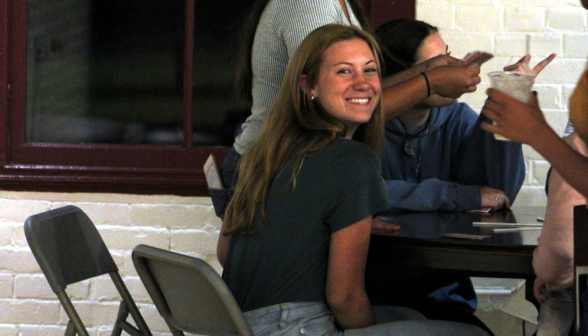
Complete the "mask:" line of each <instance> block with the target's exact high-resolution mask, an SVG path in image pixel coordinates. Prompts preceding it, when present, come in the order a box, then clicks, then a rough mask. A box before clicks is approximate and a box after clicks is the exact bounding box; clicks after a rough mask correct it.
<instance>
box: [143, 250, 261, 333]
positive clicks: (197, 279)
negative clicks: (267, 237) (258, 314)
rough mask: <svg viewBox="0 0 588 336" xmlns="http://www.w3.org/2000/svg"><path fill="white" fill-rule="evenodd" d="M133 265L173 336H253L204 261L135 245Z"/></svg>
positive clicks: (228, 294) (237, 309) (235, 304)
mask: <svg viewBox="0 0 588 336" xmlns="http://www.w3.org/2000/svg"><path fill="white" fill-rule="evenodd" d="M133 263H134V264H135V268H136V270H137V273H138V274H139V276H140V277H141V280H142V281H143V284H144V285H145V287H146V288H147V291H148V292H149V295H151V298H152V299H153V302H154V303H155V306H156V307H157V309H158V311H159V313H160V314H161V316H163V318H164V319H165V321H166V322H167V324H168V326H169V327H170V330H171V331H172V333H173V334H174V335H184V334H183V332H184V331H185V332H190V333H195V334H206V335H216V334H223V335H253V333H252V332H251V328H250V327H249V325H248V324H247V321H246V320H245V318H244V317H243V313H242V312H241V309H240V308H239V306H238V305H237V303H236V301H235V299H234V298H233V295H232V294H231V292H230V291H229V288H228V287H227V285H226V284H225V282H224V281H223V280H222V278H221V277H220V276H219V275H218V273H216V271H215V270H214V269H213V268H212V267H211V266H210V265H208V264H207V263H206V262H205V261H203V260H201V259H198V258H194V257H190V256H187V255H184V254H179V253H175V252H171V251H167V250H162V249H158V248H155V247H151V246H146V245H138V246H137V247H135V249H133Z"/></svg>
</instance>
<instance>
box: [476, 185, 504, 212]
mask: <svg viewBox="0 0 588 336" xmlns="http://www.w3.org/2000/svg"><path fill="white" fill-rule="evenodd" d="M480 206H481V207H482V208H485V207H490V208H492V211H496V210H500V209H502V207H506V208H510V201H509V199H508V196H506V193H505V192H504V191H502V190H498V189H494V188H490V187H487V186H484V187H480Z"/></svg>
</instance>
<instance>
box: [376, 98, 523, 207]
mask: <svg viewBox="0 0 588 336" xmlns="http://www.w3.org/2000/svg"><path fill="white" fill-rule="evenodd" d="M487 120H488V119H487V118H486V117H485V116H484V115H483V114H480V116H478V115H477V114H476V112H474V111H473V110H472V109H471V108H470V107H469V106H468V105H467V104H465V103H458V102H457V101H455V102H453V103H452V104H450V105H447V106H444V107H440V108H438V107H433V108H431V109H430V115H429V120H428V121H427V122H426V123H425V125H423V126H422V127H420V128H418V129H412V130H411V129H408V130H406V129H405V127H404V126H403V125H402V124H401V123H400V121H398V120H397V119H392V120H390V121H388V122H387V123H386V142H385V145H384V153H383V158H382V176H383V178H384V180H385V181H386V185H387V187H388V205H389V207H390V208H394V209H408V210H416V211H436V210H443V211H467V210H473V209H478V208H480V187H482V186H489V187H491V188H495V189H499V190H503V191H504V192H505V193H506V195H507V196H508V198H509V200H510V203H511V204H512V203H513V202H514V200H515V197H516V195H517V193H518V192H519V190H520V188H521V186H522V184H523V181H524V179H525V162H524V158H523V151H522V148H521V144H519V143H516V142H511V141H500V140H495V139H494V135H493V134H492V133H488V132H485V131H484V130H482V129H481V128H480V122H481V121H487ZM407 132H408V133H407ZM407 140H409V141H408V142H409V143H410V142H412V152H413V153H414V155H409V154H407V152H406V150H405V145H407ZM409 145H410V144H409ZM409 147H410V146H409ZM407 150H408V148H407Z"/></svg>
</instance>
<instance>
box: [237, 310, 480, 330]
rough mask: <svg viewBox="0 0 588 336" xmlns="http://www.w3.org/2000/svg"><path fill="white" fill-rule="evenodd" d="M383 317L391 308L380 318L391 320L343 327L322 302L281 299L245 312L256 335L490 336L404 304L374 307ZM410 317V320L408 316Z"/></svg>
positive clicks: (465, 325)
mask: <svg viewBox="0 0 588 336" xmlns="http://www.w3.org/2000/svg"><path fill="white" fill-rule="evenodd" d="M374 310H379V314H375V315H376V316H378V315H380V317H382V316H381V315H382V313H383V312H386V311H387V312H388V313H390V314H391V315H390V316H392V317H391V318H382V319H379V321H382V322H383V321H392V320H395V321H396V322H387V323H380V324H376V325H373V326H371V327H366V328H361V329H348V330H345V331H340V330H338V329H337V327H336V325H335V317H334V316H333V313H331V311H330V310H329V309H328V307H327V305H326V304H325V303H322V302H296V303H282V304H277V305H273V306H269V307H264V308H259V309H255V310H251V311H248V312H246V313H245V314H244V315H245V319H246V320H247V322H248V323H249V325H250V326H251V329H252V330H253V334H254V335H256V336H270V335H272V336H303V335H312V336H314V335H316V336H318V335H321V336H368V335H369V336H380V335H382V336H384V335H397V336H406V335H418V336H421V335H431V336H435V335H439V336H440V335H452V336H462V335H463V336H465V335H470V336H471V335H473V336H478V335H479V336H487V335H488V333H486V332H485V331H483V330H482V329H480V328H478V327H476V326H473V325H470V324H464V323H458V322H451V321H434V320H426V319H425V318H424V316H422V315H420V314H419V313H418V312H416V311H414V310H411V309H408V308H403V307H379V308H378V307H375V308H374ZM407 318H408V319H409V320H407Z"/></svg>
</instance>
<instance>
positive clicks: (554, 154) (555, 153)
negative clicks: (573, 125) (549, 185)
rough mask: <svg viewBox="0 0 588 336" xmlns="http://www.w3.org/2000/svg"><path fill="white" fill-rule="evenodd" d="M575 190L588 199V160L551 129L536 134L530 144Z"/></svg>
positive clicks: (545, 128)
mask: <svg viewBox="0 0 588 336" xmlns="http://www.w3.org/2000/svg"><path fill="white" fill-rule="evenodd" d="M529 144H530V145H531V147H533V148H534V149H535V150H536V151H537V152H538V153H539V154H541V155H542V156H543V157H544V158H545V159H546V160H547V161H549V163H551V165H552V166H553V169H555V170H557V171H558V172H559V173H560V174H561V176H562V177H563V178H564V179H565V180H566V181H567V182H568V184H570V185H571V186H572V187H573V188H574V189H576V190H577V191H578V192H579V193H581V194H582V195H583V196H584V197H588V175H586V172H588V158H586V157H584V156H582V155H581V154H580V153H578V152H576V151H575V150H574V149H573V148H572V147H570V146H569V145H568V144H566V143H565V141H564V140H563V139H561V138H560V137H559V135H557V134H556V133H555V132H554V131H553V129H551V128H550V127H544V128H543V129H541V130H540V131H539V132H538V133H536V135H535V137H534V139H533V141H532V142H530V143H529Z"/></svg>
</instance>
